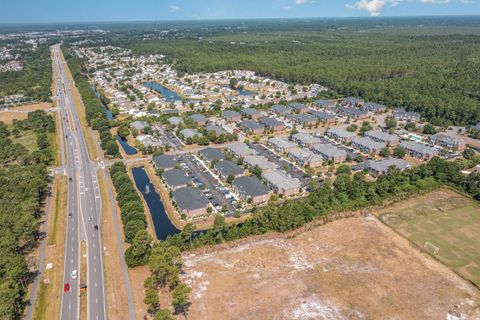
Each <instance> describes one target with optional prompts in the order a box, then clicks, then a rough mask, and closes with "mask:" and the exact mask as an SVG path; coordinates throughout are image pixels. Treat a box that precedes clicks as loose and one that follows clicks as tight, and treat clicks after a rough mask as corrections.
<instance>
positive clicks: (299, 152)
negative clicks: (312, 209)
mask: <svg viewBox="0 0 480 320" xmlns="http://www.w3.org/2000/svg"><path fill="white" fill-rule="evenodd" d="M288 156H290V157H293V158H295V159H301V160H302V161H303V162H318V161H322V160H323V159H322V157H321V156H319V155H318V154H315V153H313V152H312V151H310V150H308V149H293V150H290V151H289V152H288Z"/></svg>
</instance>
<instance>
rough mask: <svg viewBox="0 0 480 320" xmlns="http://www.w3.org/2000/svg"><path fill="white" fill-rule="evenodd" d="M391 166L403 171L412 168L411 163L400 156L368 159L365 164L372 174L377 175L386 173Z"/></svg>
mask: <svg viewBox="0 0 480 320" xmlns="http://www.w3.org/2000/svg"><path fill="white" fill-rule="evenodd" d="M390 167H395V168H397V169H399V170H400V171H403V170H405V169H408V168H410V164H409V163H408V162H407V161H405V160H403V159H398V158H387V159H383V160H376V161H368V162H367V163H366V164H365V169H367V170H368V171H369V172H370V174H372V175H373V176H376V177H378V176H379V175H381V174H384V173H386V172H387V171H388V169H389V168H390Z"/></svg>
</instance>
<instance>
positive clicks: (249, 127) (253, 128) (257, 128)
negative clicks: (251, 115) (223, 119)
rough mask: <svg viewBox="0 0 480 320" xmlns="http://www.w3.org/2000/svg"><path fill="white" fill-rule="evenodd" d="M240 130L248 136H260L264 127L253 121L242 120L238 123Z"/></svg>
mask: <svg viewBox="0 0 480 320" xmlns="http://www.w3.org/2000/svg"><path fill="white" fill-rule="evenodd" d="M239 127H240V129H242V130H243V131H244V132H246V133H248V134H261V133H263V130H264V129H265V126H263V125H262V124H259V123H258V122H256V121H253V120H243V121H242V122H240V123H239Z"/></svg>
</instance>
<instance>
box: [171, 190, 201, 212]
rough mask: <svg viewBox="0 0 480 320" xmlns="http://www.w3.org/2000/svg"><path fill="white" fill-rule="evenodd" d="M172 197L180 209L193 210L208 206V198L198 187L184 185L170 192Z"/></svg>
mask: <svg viewBox="0 0 480 320" xmlns="http://www.w3.org/2000/svg"><path fill="white" fill-rule="evenodd" d="M172 195H173V199H175V202H176V203H177V205H178V206H179V207H180V209H182V210H195V209H201V208H205V207H207V206H208V200H207V199H206V198H205V196H204V195H203V194H202V191H201V190H200V189H198V188H191V187H185V188H180V189H177V190H175V191H173V193H172Z"/></svg>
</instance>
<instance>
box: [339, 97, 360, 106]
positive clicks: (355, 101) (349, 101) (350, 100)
mask: <svg viewBox="0 0 480 320" xmlns="http://www.w3.org/2000/svg"><path fill="white" fill-rule="evenodd" d="M342 104H343V105H345V106H350V107H355V106H357V107H360V106H363V105H364V104H365V100H363V99H360V98H355V97H347V98H345V99H343V101H342Z"/></svg>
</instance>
